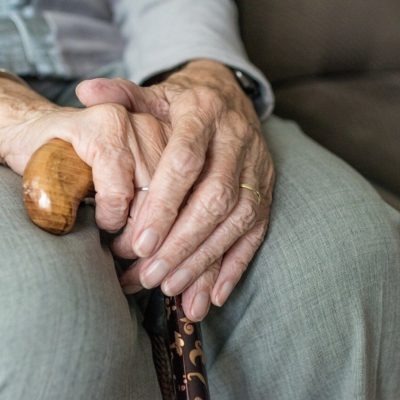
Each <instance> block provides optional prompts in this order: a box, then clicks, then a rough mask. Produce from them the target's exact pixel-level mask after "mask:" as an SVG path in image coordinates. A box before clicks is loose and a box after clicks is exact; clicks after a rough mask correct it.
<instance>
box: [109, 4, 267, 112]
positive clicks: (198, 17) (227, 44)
mask: <svg viewBox="0 0 400 400" xmlns="http://www.w3.org/2000/svg"><path fill="white" fill-rule="evenodd" d="M111 4H112V7H113V11H114V17H115V20H116V23H117V24H118V25H119V26H120V29H121V32H122V34H123V36H124V38H125V40H126V51H125V64H126V66H127V69H128V76H129V78H130V79H131V80H133V81H134V82H137V83H139V84H140V83H142V82H144V81H145V80H147V79H148V78H150V77H152V76H154V75H156V74H158V73H161V72H163V71H167V70H169V69H172V68H174V67H176V66H178V65H180V64H182V63H185V62H187V61H189V60H192V59H197V58H208V59H212V60H216V61H219V62H221V63H223V64H225V65H228V66H230V67H234V68H237V69H239V70H241V71H243V72H245V73H247V74H248V75H249V76H251V77H253V78H254V79H255V80H256V81H257V82H258V83H259V85H260V88H261V96H260V98H259V99H258V101H256V109H257V111H258V113H259V115H260V117H261V118H265V117H267V116H268V115H269V114H270V113H271V111H272V108H273V94H272V91H271V88H270V85H269V83H268V82H267V80H266V79H265V77H264V76H263V74H262V73H261V72H260V71H259V70H258V69H257V68H256V67H255V66H254V65H252V64H251V63H250V62H249V60H248V58H247V55H246V52H245V49H244V46H243V44H242V42H241V39H240V35H239V27H238V15H237V9H236V7H235V5H234V3H233V1H232V0H111Z"/></svg>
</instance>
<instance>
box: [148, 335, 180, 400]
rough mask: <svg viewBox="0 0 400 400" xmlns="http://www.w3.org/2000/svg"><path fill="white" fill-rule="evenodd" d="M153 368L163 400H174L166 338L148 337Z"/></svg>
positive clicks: (159, 336) (158, 336)
mask: <svg viewBox="0 0 400 400" xmlns="http://www.w3.org/2000/svg"><path fill="white" fill-rule="evenodd" d="M150 339H151V347H152V352H153V361H154V367H155V369H156V373H157V379H158V384H159V386H160V391H161V395H162V398H163V400H176V397H175V388H174V382H173V380H172V371H171V360H170V353H169V351H168V347H167V345H168V343H167V342H166V338H165V337H164V336H161V335H150Z"/></svg>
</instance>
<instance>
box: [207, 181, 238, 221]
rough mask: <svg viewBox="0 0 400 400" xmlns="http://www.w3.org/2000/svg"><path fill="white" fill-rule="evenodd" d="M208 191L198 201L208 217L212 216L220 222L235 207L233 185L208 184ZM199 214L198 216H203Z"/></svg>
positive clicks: (235, 196) (220, 182) (223, 183)
mask: <svg viewBox="0 0 400 400" xmlns="http://www.w3.org/2000/svg"><path fill="white" fill-rule="evenodd" d="M209 187H210V190H209V191H208V192H207V193H209V194H207V195H206V196H203V197H202V198H201V201H200V206H201V207H202V210H204V212H205V213H206V215H208V216H212V217H213V219H215V220H221V219H223V218H224V217H226V216H227V215H228V214H229V212H230V211H231V210H232V208H233V207H234V206H235V203H236V199H237V194H236V192H235V190H234V188H233V185H230V184H229V183H226V182H222V181H214V182H212V183H211V182H210V183H209ZM204 212H203V213H200V214H204Z"/></svg>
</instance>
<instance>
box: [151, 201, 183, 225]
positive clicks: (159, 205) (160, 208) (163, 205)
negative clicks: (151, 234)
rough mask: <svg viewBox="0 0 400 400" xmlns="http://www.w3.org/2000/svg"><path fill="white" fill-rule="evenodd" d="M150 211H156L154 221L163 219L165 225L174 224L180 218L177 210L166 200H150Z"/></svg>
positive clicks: (153, 215) (153, 216)
mask: <svg viewBox="0 0 400 400" xmlns="http://www.w3.org/2000/svg"><path fill="white" fill-rule="evenodd" d="M148 209H150V210H154V212H153V214H152V219H161V220H163V221H164V223H165V224H168V223H169V222H170V223H172V222H173V221H175V219H176V217H177V216H178V210H177V208H176V207H175V206H173V205H172V204H170V203H169V202H168V201H165V199H159V198H156V199H150V201H149V208H148Z"/></svg>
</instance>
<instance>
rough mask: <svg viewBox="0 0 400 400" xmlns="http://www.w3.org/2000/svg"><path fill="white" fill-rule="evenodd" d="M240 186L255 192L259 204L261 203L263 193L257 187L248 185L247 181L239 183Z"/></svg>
mask: <svg viewBox="0 0 400 400" xmlns="http://www.w3.org/2000/svg"><path fill="white" fill-rule="evenodd" d="M239 187H240V188H242V189H247V190H250V191H251V192H253V193H254V194H255V195H256V198H257V205H260V203H261V194H260V192H259V191H258V190H257V189H256V188H254V187H253V186H251V185H248V184H247V183H241V184H240V185H239Z"/></svg>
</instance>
